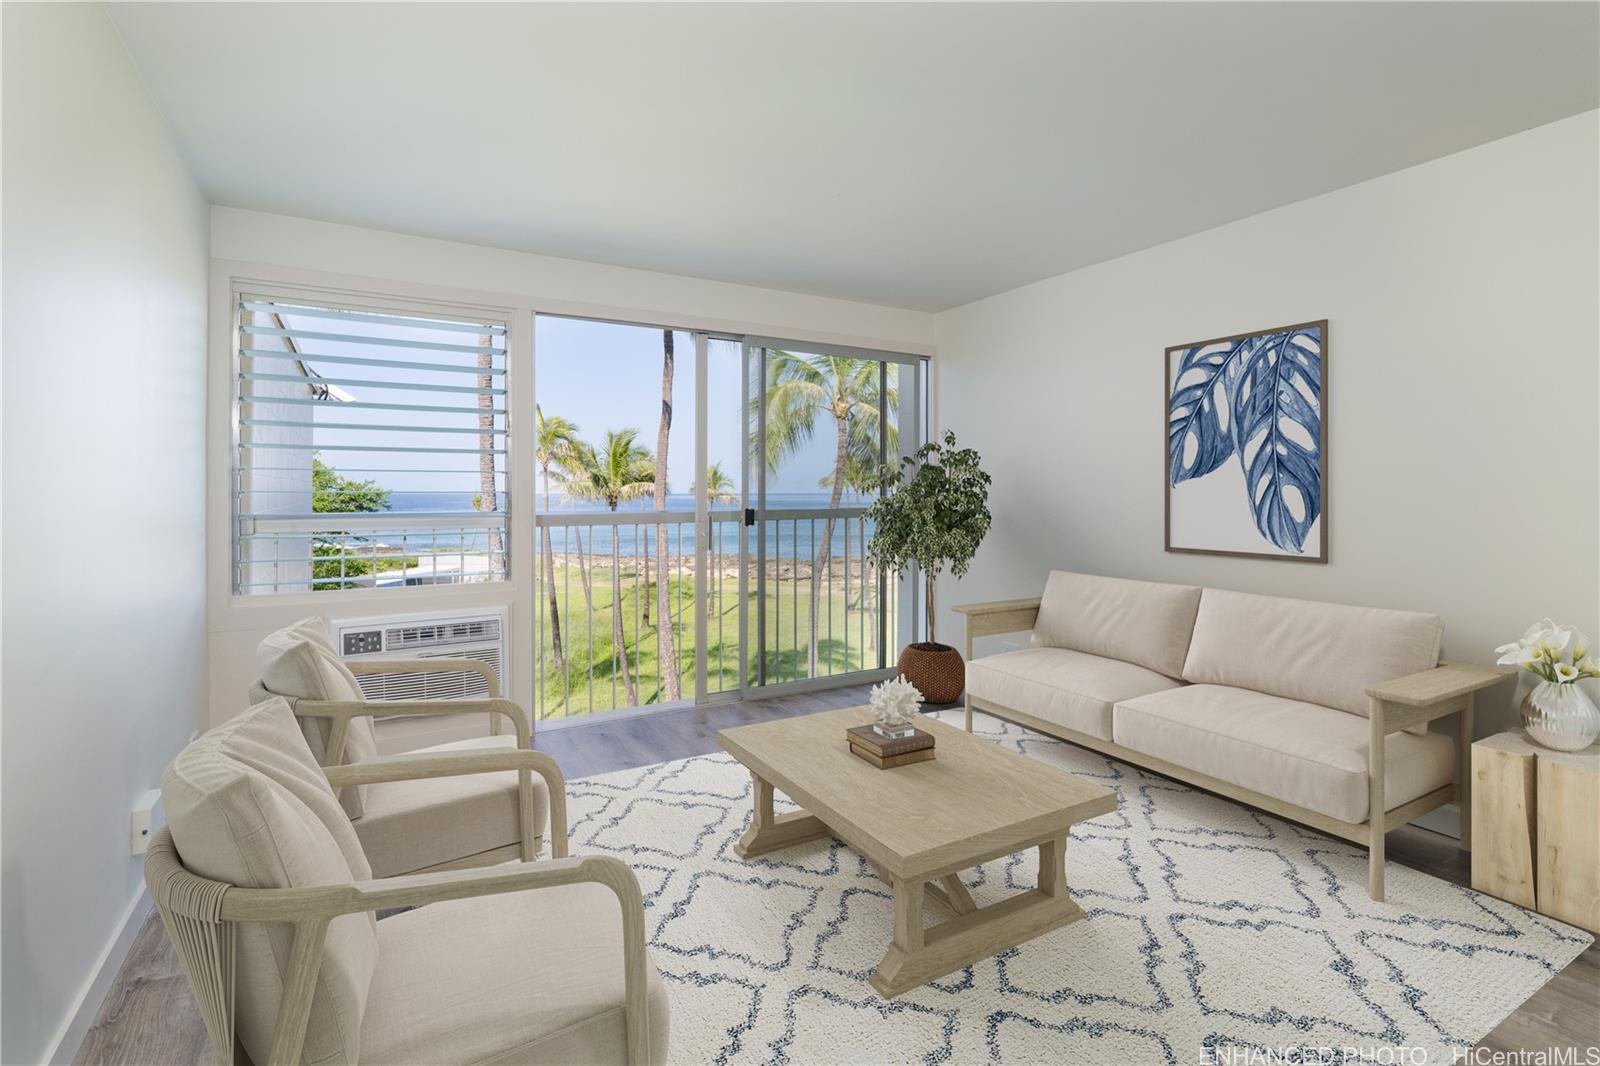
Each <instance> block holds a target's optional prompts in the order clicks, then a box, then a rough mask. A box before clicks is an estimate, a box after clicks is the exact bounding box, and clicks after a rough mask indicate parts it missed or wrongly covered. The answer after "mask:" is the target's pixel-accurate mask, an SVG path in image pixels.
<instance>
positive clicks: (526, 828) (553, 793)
mask: <svg viewBox="0 0 1600 1066" xmlns="http://www.w3.org/2000/svg"><path fill="white" fill-rule="evenodd" d="M502 770H518V771H521V776H520V779H519V780H520V785H519V789H518V792H519V797H518V798H519V800H520V803H519V806H520V814H521V824H522V843H523V854H522V857H523V859H524V860H525V861H526V860H531V859H532V858H533V854H532V848H533V840H534V838H535V837H537V836H539V833H538V827H537V826H535V825H534V824H533V791H532V787H531V786H532V783H531V780H530V778H529V777H528V774H529V773H535V774H538V775H539V776H540V777H542V778H544V782H545V786H546V789H547V791H548V792H549V793H550V854H551V855H552V856H553V857H555V858H557V859H560V858H565V857H566V854H567V779H566V776H565V775H564V774H563V773H562V772H561V766H560V765H559V764H558V763H557V762H556V761H555V760H554V759H552V758H551V757H550V756H549V755H547V754H546V753H544V752H542V751H526V750H523V749H517V750H514V751H497V750H493V749H489V750H483V751H473V750H466V751H451V752H416V753H413V754H408V755H386V756H384V757H382V758H379V759H363V760H362V761H361V762H356V763H346V764H344V765H342V766H325V767H323V768H322V772H323V773H324V774H325V775H326V776H327V778H328V784H329V785H330V786H331V787H332V788H333V790H334V792H335V793H337V792H338V791H339V790H340V789H341V788H347V787H349V786H351V785H375V784H381V783H383V782H387V781H419V780H422V779H425V778H431V777H457V776H460V775H462V774H488V773H495V772H497V771H502Z"/></svg>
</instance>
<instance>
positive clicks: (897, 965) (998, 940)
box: [871, 837, 1083, 999]
mask: <svg viewBox="0 0 1600 1066" xmlns="http://www.w3.org/2000/svg"><path fill="white" fill-rule="evenodd" d="M1066 855H1067V841H1066V838H1065V837H1060V838H1058V839H1056V840H1047V841H1045V842H1044V843H1043V844H1040V845H1039V886H1038V887H1037V888H1035V889H1033V890H1032V891H1029V892H1024V893H1021V894H1020V895H1016V896H1012V897H1010V898H1009V899H1006V900H1002V901H1001V902H999V903H992V904H990V905H989V906H987V907H979V908H977V909H976V910H973V911H971V912H969V913H963V914H960V915H958V916H957V917H955V918H952V919H950V920H949V921H947V922H942V923H940V924H938V925H935V926H933V927H932V928H929V929H924V928H923V926H922V901H923V899H924V897H925V895H927V894H929V893H931V892H933V891H937V888H936V886H934V885H928V884H926V883H924V882H912V881H903V880H896V881H895V882H894V938H893V940H891V941H890V944H889V950H888V951H887V952H886V953H885V954H884V956H883V961H882V962H880V963H879V964H878V968H877V970H876V971H874V972H873V974H872V977H871V983H872V987H873V988H874V989H876V990H877V992H878V994H879V995H880V996H882V997H883V998H884V999H893V998H894V997H895V996H898V995H900V994H901V993H904V992H909V991H911V990H912V989H914V988H919V987H921V986H922V985H925V984H927V983H928V982H929V981H934V980H937V979H938V978H940V977H943V976H945V975H946V974H949V973H954V972H955V971H957V970H959V969H961V968H962V967H963V966H968V965H971V964H972V963H974V962H977V961H979V960H980V959H986V958H989V957H991V956H994V955H998V954H999V953H1000V952H1002V951H1004V950H1006V949H1007V948H1011V947H1015V946H1017V945H1018V944H1021V943H1024V942H1026V941H1029V940H1032V939H1033V938H1034V937H1037V936H1043V935H1044V934H1045V933H1048V932H1050V931H1051V930H1052V929H1059V928H1060V927H1061V926H1063V925H1067V924H1069V923H1071V922H1075V921H1077V920H1078V919H1079V918H1082V917H1083V909H1082V908H1081V907H1079V906H1078V905H1077V904H1076V903H1075V902H1073V899H1072V897H1071V896H1070V895H1068V894H1067V868H1066ZM943 881H944V879H943V878H941V879H940V882H941V883H942V882H943ZM957 884H960V882H957ZM962 891H963V893H964V892H965V889H963V890H962ZM941 894H943V893H941ZM969 899H970V897H969Z"/></svg>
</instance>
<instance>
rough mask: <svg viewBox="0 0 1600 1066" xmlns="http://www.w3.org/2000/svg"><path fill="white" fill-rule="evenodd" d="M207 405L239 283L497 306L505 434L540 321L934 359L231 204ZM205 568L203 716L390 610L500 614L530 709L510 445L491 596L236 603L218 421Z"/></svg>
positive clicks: (923, 324)
mask: <svg viewBox="0 0 1600 1066" xmlns="http://www.w3.org/2000/svg"><path fill="white" fill-rule="evenodd" d="M211 251H212V255H213V257H214V258H213V277H212V283H211V289H212V292H211V331H210V343H209V348H210V368H211V381H210V390H211V391H210V405H211V410H212V411H213V412H218V413H220V412H225V411H226V410H227V406H228V402H229V396H230V395H231V389H232V388H233V381H232V343H233V340H232V337H231V335H230V325H229V323H230V322H231V318H232V309H231V300H230V293H231V290H232V287H233V284H234V283H235V281H236V279H240V278H248V279H250V281H251V283H252V284H258V283H259V284H264V285H266V286H267V287H272V286H273V285H278V286H281V285H285V284H291V285H292V284H302V285H312V286H320V287H324V288H334V289H338V290H341V291H344V292H349V293H355V294H365V295H380V296H387V297H399V298H404V299H413V300H423V301H430V302H436V303H438V302H443V303H449V304H456V305H462V304H465V305H472V306H477V307H493V308H495V309H496V310H497V313H503V314H505V315H506V317H507V319H508V321H510V322H511V329H510V331H509V333H508V337H507V360H508V365H509V367H510V369H511V371H512V374H511V376H510V379H509V387H510V389H511V395H510V396H508V397H507V401H508V407H509V410H510V413H511V419H512V427H513V433H514V434H515V433H516V432H517V430H516V427H517V426H526V425H528V424H529V423H530V422H531V418H530V414H531V411H532V408H533V401H534V389H533V379H532V375H531V374H529V373H524V372H523V371H524V369H525V368H527V367H528V364H529V363H530V362H531V354H532V348H531V345H532V337H531V330H529V329H527V328H526V327H527V324H528V323H529V322H530V321H531V316H532V314H533V313H534V312H535V311H543V312H555V313H561V314H575V315H593V316H596V317H600V318H611V319H620V320H626V321H635V322H644V323H650V324H659V325H670V326H677V327H680V328H685V329H707V330H714V331H721V332H728V333H745V334H755V335H760V336H777V337H786V338H794V339H797V340H811V341H823V342H832V343H837V344H852V345H859V346H862V347H870V348H881V349H888V350H892V351H899V352H912V353H918V354H926V353H929V352H931V350H932V340H933V330H934V319H933V315H931V314H928V313H926V312H922V311H909V310H905V309H903V308H894V307H881V306H877V305H873V304H864V303H854V302H851V301H848V300H835V299H829V298H826V297H819V296H807V295H803V294H799V293H790V292H779V291H776V290H772V289H761V288H755V287H752V286H748V285H732V284H728V283H726V282H719V281H706V280H702V279H699V278H689V277H680V276H676V275H670V274H660V273H654V272H651V271H645V270H631V269H627V268H623V267H614V266H605V265H602V264H597V263H586V262H580V261H577V260H571V259H556V258H552V257H549V256H539V255H530V254H528V253H526V252H514V251H507V250H504V249H499V248H488V247H484V246H481V245H472V244H461V243H457V242H452V241H441V240H434V239H431V238H423V237H411V236H406V235H403V234H397V233H387V232H383V231H380V230H371V229H363V228H360V227H355V226H344V225H336V224H333V223H327V222H317V221H312V220H309V219H303V218H292V217H288V216H283V215H271V214H263V213H260V212H256V211H244V210H239V209H235V208H228V207H214V208H213V209H212V213H211ZM208 447H209V450H210V456H211V471H210V474H209V478H208V485H209V499H208V504H207V507H208V512H209V516H210V549H211V567H210V576H209V578H208V585H209V587H210V593H211V609H210V613H209V649H210V651H209V656H210V657H209V666H210V720H211V721H212V722H220V721H223V720H225V719H227V718H228V717H230V716H232V715H234V714H237V713H238V712H239V711H240V710H243V709H244V699H245V693H246V690H247V689H248V687H249V685H250V683H251V681H253V680H254V678H255V676H256V671H255V648H256V645H257V644H258V643H259V642H260V640H261V638H262V637H263V636H265V635H266V634H268V633H270V632H271V631H272V630H273V629H275V628H277V627H278V626H282V625H286V624H288V623H290V622H292V621H295V620H296V619H298V618H301V617H304V616H305V615H308V614H313V613H315V614H322V615H324V616H327V617H329V618H353V617H367V616H372V615H382V614H386V613H398V612H408V613H409V612H418V611H427V612H434V611H447V610H468V611H470V610H481V609H485V608H490V607H496V608H499V607H504V608H506V609H507V610H508V615H509V627H510V628H509V630H508V633H507V643H508V660H509V669H510V673H511V687H510V692H509V694H510V695H511V697H512V698H513V699H515V700H517V701H518V702H520V703H522V704H523V705H524V706H527V705H530V704H531V702H532V699H533V685H532V678H533V640H532V634H531V633H528V632H527V631H526V630H527V622H528V620H531V619H532V617H533V603H532V585H531V583H530V582H527V581H525V580H524V579H523V578H524V576H525V575H529V574H531V573H532V572H533V556H532V538H531V536H530V535H529V534H530V533H531V526H530V525H529V524H528V523H527V522H526V521H525V515H526V512H525V511H521V510H516V508H517V507H519V506H520V504H518V503H517V501H524V502H527V501H532V500H533V498H534V496H533V491H532V490H533V471H532V465H531V463H530V462H529V461H528V456H529V453H527V452H526V450H525V449H521V448H517V447H516V446H515V444H514V445H513V449H512V454H511V456H510V457H509V459H508V463H507V472H508V484H509V485H510V488H511V495H512V499H513V504H514V511H515V513H514V515H513V532H512V543H511V571H512V580H510V581H508V582H505V583H500V584H493V585H469V586H459V587H438V588H415V589H406V590H404V591H401V590H362V589H358V590H350V591H341V592H318V593H310V594H306V595H300V596H283V597H278V596H255V597H249V598H239V597H234V596H232V595H231V594H230V593H231V586H230V580H231V575H230V573H229V559H230V557H231V553H232V546H231V530H230V526H229V514H230V507H231V502H230V497H229V463H230V456H229V448H230V447H231V437H230V432H229V426H228V424H227V419H226V418H225V417H222V418H217V419H214V420H213V422H212V424H211V429H210V433H209V444H208Z"/></svg>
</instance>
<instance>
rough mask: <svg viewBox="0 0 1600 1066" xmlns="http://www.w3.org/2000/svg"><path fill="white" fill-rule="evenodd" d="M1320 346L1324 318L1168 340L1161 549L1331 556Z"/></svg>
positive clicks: (1324, 360)
mask: <svg viewBox="0 0 1600 1066" xmlns="http://www.w3.org/2000/svg"><path fill="white" fill-rule="evenodd" d="M1328 348H1329V344H1328V320H1327V319H1325V318H1323V319H1316V320H1313V321H1309V322H1297V323H1294V324H1292V325H1287V326H1277V327H1273V328H1269V329H1259V330H1251V331H1249V332H1246V333H1234V334H1230V335H1229V336H1226V337H1213V338H1210V339H1207V340H1202V341H1192V342H1189V343H1187V344H1175V345H1172V346H1171V347H1169V348H1167V349H1166V350H1165V351H1164V353H1163V357H1162V367H1161V370H1162V399H1163V404H1162V418H1163V441H1164V447H1163V454H1162V479H1161V481H1162V496H1163V527H1164V546H1165V549H1166V551H1168V552H1172V553H1181V554H1194V555H1223V556H1232V557H1236V558H1250V559H1285V560H1290V561H1293V562H1307V563H1326V562H1327V561H1328V528H1329V518H1328V515H1329V510H1330V508H1329V487H1330V485H1329V480H1328V455H1329V442H1328ZM1268 387H1270V390H1271V391H1270V392H1268V391H1266V390H1267V388H1268ZM1263 395H1265V396H1267V397H1270V399H1268V400H1263V399H1261V397H1262V396H1263ZM1236 400H1238V401H1239V402H1238V404H1237V407H1238V408H1239V410H1242V411H1243V412H1244V415H1243V416H1242V417H1243V418H1244V419H1245V420H1246V422H1245V424H1246V425H1248V426H1250V429H1249V430H1248V431H1246V432H1245V434H1244V439H1243V441H1241V440H1240V439H1239V437H1240V434H1239V432H1238V428H1237V427H1238V421H1237V420H1236V417H1235V416H1236V415H1237V414H1238V411H1236V409H1235V408H1236V403H1235V401H1236ZM1313 422H1314V425H1313ZM1313 429H1314V431H1315V432H1312V430H1313ZM1263 453H1265V455H1264V454H1263ZM1313 475H1314V476H1313ZM1208 477H1210V478H1212V479H1214V480H1213V481H1211V482H1207V483H1206V484H1205V485H1204V486H1203V487H1204V490H1205V491H1204V492H1203V493H1201V492H1197V491H1196V488H1197V487H1199V486H1200V483H1201V482H1202V481H1204V479H1206V478H1208ZM1175 490H1176V491H1177V493H1178V494H1179V495H1180V499H1179V500H1178V501H1174V498H1173V497H1174V492H1175ZM1312 490H1314V493H1315V494H1314V496H1313V495H1312V494H1311V493H1312ZM1232 501H1237V502H1232ZM1175 506H1176V510H1177V514H1176V515H1175ZM1229 507H1233V508H1236V509H1235V510H1233V511H1231V512H1230V511H1228V510H1227V508H1229ZM1308 516H1309V517H1308ZM1175 533H1176V539H1175ZM1252 534H1253V536H1254V539H1253V541H1252V537H1251V535H1252Z"/></svg>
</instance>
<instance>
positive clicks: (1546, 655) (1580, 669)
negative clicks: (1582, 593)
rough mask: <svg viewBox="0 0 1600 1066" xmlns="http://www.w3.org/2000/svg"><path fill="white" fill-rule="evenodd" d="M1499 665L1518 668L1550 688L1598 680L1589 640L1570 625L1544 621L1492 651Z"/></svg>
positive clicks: (1597, 662) (1599, 666)
mask: <svg viewBox="0 0 1600 1066" xmlns="http://www.w3.org/2000/svg"><path fill="white" fill-rule="evenodd" d="M1495 652H1496V654H1498V655H1499V656H1500V658H1499V659H1498V660H1497V661H1498V662H1499V664H1500V665H1501V666H1520V667H1522V668H1523V669H1524V670H1527V671H1528V672H1529V673H1532V674H1537V675H1538V676H1539V677H1540V678H1542V679H1543V680H1545V681H1548V682H1550V683H1551V684H1552V685H1565V684H1569V683H1570V682H1573V681H1578V680H1581V679H1583V678H1586V677H1600V659H1597V658H1595V655H1594V650H1593V646H1592V645H1591V644H1590V643H1589V638H1588V637H1586V636H1584V635H1583V634H1582V633H1580V632H1578V630H1576V629H1573V628H1572V627H1571V626H1559V625H1557V624H1556V623H1554V622H1552V621H1551V620H1550V619H1548V618H1546V619H1544V620H1543V621H1540V622H1535V623H1534V624H1533V625H1531V626H1529V627H1528V631H1527V632H1526V633H1524V634H1522V639H1521V640H1518V641H1513V642H1512V643H1510V644H1502V645H1500V646H1499V647H1498V648H1496V649H1495Z"/></svg>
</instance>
